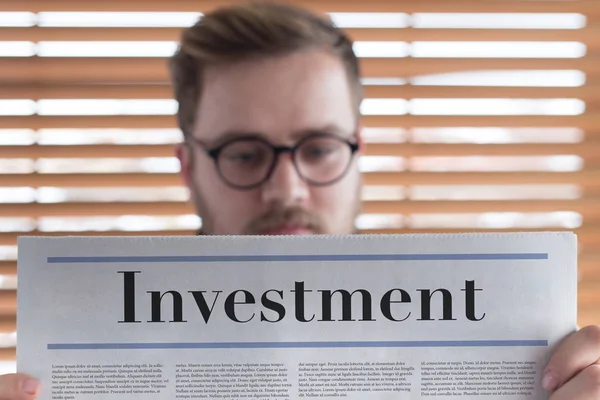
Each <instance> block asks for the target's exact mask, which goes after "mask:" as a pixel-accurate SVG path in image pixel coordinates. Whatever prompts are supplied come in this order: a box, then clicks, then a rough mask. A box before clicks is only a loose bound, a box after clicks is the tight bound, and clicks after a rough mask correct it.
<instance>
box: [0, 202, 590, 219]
mask: <svg viewBox="0 0 600 400" xmlns="http://www.w3.org/2000/svg"><path fill="white" fill-rule="evenodd" d="M441 210H443V212H444V213H448V214H453V213H470V214H472V213H485V212H533V213H544V212H559V211H574V212H579V213H581V214H584V215H586V216H591V217H598V216H600V199H597V198H585V199H578V200H483V201H482V200H476V201H408V200H406V201H365V202H363V208H362V211H363V212H364V213H367V214H411V213H417V214H431V213H438V212H440V211H441ZM194 213H195V212H194V210H193V208H192V207H191V205H189V204H187V203H182V202H165V201H155V202H150V201H149V202H113V203H101V202H67V203H17V204H12V203H0V217H31V218H39V217H44V216H62V217H67V216H91V215H104V216H114V215H181V214H194Z"/></svg>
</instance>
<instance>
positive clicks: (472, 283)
mask: <svg viewBox="0 0 600 400" xmlns="http://www.w3.org/2000/svg"><path fill="white" fill-rule="evenodd" d="M18 271H19V276H18V278H19V290H18V353H17V356H18V364H17V366H18V370H19V372H24V373H27V374H31V375H33V376H36V377H38V378H39V379H40V380H41V381H42V384H43V389H42V392H41V395H40V397H39V398H40V399H42V400H46V399H48V400H49V399H53V400H54V399H56V400H66V399H109V398H113V399H121V398H123V399H124V398H127V399H130V398H131V399H153V398H154V399H165V398H170V399H243V398H248V399H266V398H270V399H272V398H277V399H297V398H306V399H316V398H333V397H343V398H347V399H418V398H428V397H443V398H448V397H463V398H469V399H481V398H488V399H489V398H510V399H516V398H519V399H521V398H531V399H543V398H546V397H547V392H545V391H544V389H543V388H542V387H541V371H542V369H543V368H544V366H545V364H546V362H547V360H548V357H549V356H550V354H551V352H552V350H553V349H554V348H555V346H556V345H557V343H558V342H559V341H560V340H561V339H563V338H564V337H565V336H566V335H568V334H570V333H572V332H573V331H574V330H575V329H576V304H577V303H576V300H577V296H576V272H577V268H576V238H575V236H574V235H572V234H565V233H538V234H480V235H476V234H469V235H467V234H465V235H406V236H405V235H397V236H396V235H390V236H363V235H352V236H340V237H332V236H321V237H319V236H307V237H176V238H174V237H173V238H172V237H167V238H159V237H152V238H150V237H147V238H129V237H128V238H22V239H20V241H19V266H18Z"/></svg>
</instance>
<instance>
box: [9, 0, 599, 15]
mask: <svg viewBox="0 0 600 400" xmlns="http://www.w3.org/2000/svg"><path fill="white" fill-rule="evenodd" d="M235 2H237V0H203V1H201V2H195V1H189V0H146V1H132V0H129V1H124V0H103V1H101V2H88V1H86V2H83V1H81V0H53V1H51V2H49V1H47V0H26V1H24V0H3V1H2V3H0V11H30V12H41V11H87V12H91V11H113V12H146V11H154V12H157V11H160V12H169V11H186V12H207V11H210V10H212V9H214V8H215V7H218V6H221V5H224V4H232V3H235ZM293 3H295V4H298V5H300V6H303V7H307V8H310V9H312V10H315V11H319V12H404V13H421V12H485V13H494V12H515V13H533V12H553V13H583V14H587V15H599V14H600V11H599V10H598V6H597V2H596V0H577V1H552V0H550V1H535V2H532V1H510V2H507V1H502V0H488V1H481V0H454V1H448V0H427V1H413V0H394V1H389V0H370V1H368V2H365V1H364V0H326V1H323V0H295V1H293Z"/></svg>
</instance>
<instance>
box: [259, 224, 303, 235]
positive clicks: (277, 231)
mask: <svg viewBox="0 0 600 400" xmlns="http://www.w3.org/2000/svg"><path fill="white" fill-rule="evenodd" d="M263 234H264V235H312V234H314V232H313V231H312V230H311V229H309V228H307V227H305V226H280V227H277V228H273V229H268V230H266V231H264V232H263Z"/></svg>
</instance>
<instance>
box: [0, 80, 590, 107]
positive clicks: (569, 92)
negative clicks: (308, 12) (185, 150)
mask: <svg viewBox="0 0 600 400" xmlns="http://www.w3.org/2000/svg"><path fill="white" fill-rule="evenodd" d="M364 92H365V97H366V98H388V99H394V98H401V99H402V98H403V99H411V98H446V99H460V98H466V99H470V98H507V99H517V98H523V99H547V98H577V99H581V100H583V101H587V102H591V101H600V83H599V84H586V85H585V86H577V87H497V86H413V85H364ZM172 96H173V90H172V87H171V86H170V85H168V84H148V85H144V84H127V83H124V84H114V85H113V84H79V85H77V84H61V85H57V84H54V85H53V84H20V85H18V84H10V83H6V84H5V85H3V87H2V90H1V91H0V99H33V100H39V99H170V98H172Z"/></svg>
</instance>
